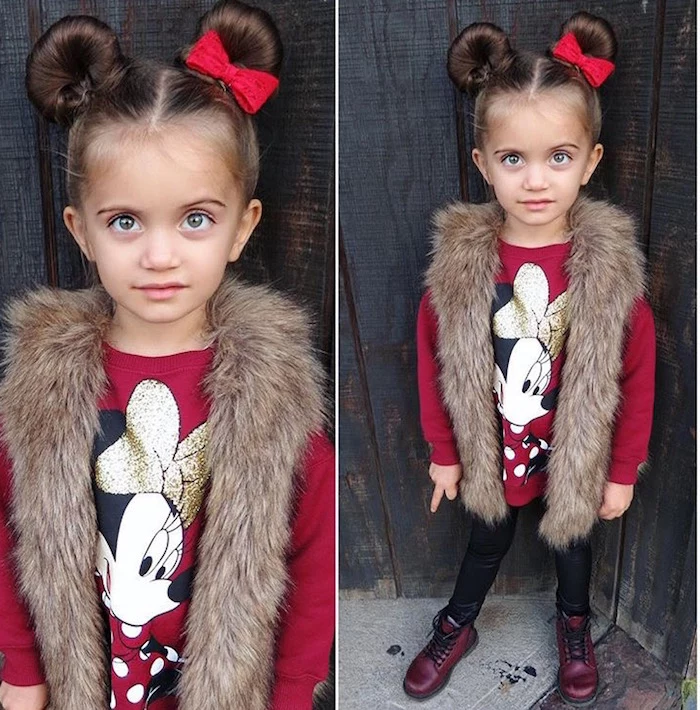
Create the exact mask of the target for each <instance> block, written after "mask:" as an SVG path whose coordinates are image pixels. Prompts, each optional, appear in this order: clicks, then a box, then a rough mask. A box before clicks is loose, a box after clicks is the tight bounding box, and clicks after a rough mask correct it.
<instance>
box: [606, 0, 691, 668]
mask: <svg viewBox="0 0 700 710" xmlns="http://www.w3.org/2000/svg"><path fill="white" fill-rule="evenodd" d="M695 22H696V20H695V3H694V2H691V1H690V0H671V1H669V2H667V3H666V17H665V34H664V46H663V57H662V65H661V83H660V91H661V94H660V100H659V124H658V134H657V150H656V163H655V174H654V196H653V203H652V212H651V239H650V243H649V268H650V301H651V305H652V309H653V311H654V314H655V321H656V331H657V373H656V401H655V416H654V428H653V432H652V440H651V447H650V460H651V470H650V471H649V472H648V473H647V474H646V475H645V476H644V478H643V479H642V481H641V482H640V484H639V486H638V497H637V501H636V502H635V503H634V504H633V506H632V507H631V509H630V512H629V514H628V519H627V529H626V535H625V549H624V553H625V554H624V558H623V565H622V580H621V593H620V605H619V616H618V623H619V624H620V626H622V627H623V628H624V629H625V630H627V631H628V632H630V633H632V635H633V636H634V637H635V638H636V639H637V640H638V641H639V642H640V643H641V644H642V645H644V646H645V647H646V648H647V649H649V650H650V651H652V652H653V653H654V654H655V655H656V656H658V657H659V658H661V659H662V660H664V661H666V662H667V663H668V664H669V665H670V666H671V667H672V668H673V669H674V670H676V671H678V672H680V673H682V672H684V670H685V664H686V663H687V661H688V656H689V653H690V649H691V646H692V643H693V636H694V631H695V624H696V620H695V616H694V610H695V604H694V597H695V593H696V579H695V527H694V518H695V513H696V510H695V507H696V505H695V501H696V498H695V491H696V470H695V461H696V418H695V415H696V399H695V397H696V394H695V392H696V342H695V332H696V239H695V234H696V226H695V225H696V223H695V215H696V206H695V179H694V178H695V166H696V162H695V160H696V152H695V151H696V149H695V135H696V133H695V130H696V127H695V105H696V104H695V92H696V83H695V81H696V72H695V27H696V24H695Z"/></svg>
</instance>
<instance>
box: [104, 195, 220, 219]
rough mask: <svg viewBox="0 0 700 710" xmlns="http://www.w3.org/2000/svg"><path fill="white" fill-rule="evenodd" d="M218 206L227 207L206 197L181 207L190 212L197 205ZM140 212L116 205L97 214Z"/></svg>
mask: <svg viewBox="0 0 700 710" xmlns="http://www.w3.org/2000/svg"><path fill="white" fill-rule="evenodd" d="M206 204H210V205H218V206H219V207H226V203H225V202H222V201H221V200H217V199H215V198H213V197H204V198H203V199H201V200H196V201H195V202H190V203H188V204H186V205H182V207H180V208H179V209H180V210H188V209H191V208H192V207H196V206H197V205H206ZM139 211H140V210H135V209H134V208H133V207H125V206H123V205H114V206H113V207H103V208H102V209H101V210H98V212H97V214H98V215H100V214H103V213H104V212H139Z"/></svg>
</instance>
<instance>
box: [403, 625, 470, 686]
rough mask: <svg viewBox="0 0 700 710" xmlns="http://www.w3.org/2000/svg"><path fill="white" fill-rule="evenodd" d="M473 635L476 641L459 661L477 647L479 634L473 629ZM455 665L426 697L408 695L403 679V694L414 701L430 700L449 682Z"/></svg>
mask: <svg viewBox="0 0 700 710" xmlns="http://www.w3.org/2000/svg"><path fill="white" fill-rule="evenodd" d="M474 633H476V641H474V643H473V644H472V645H471V646H470V648H469V650H467V651H465V652H464V653H463V654H462V656H461V658H460V659H459V661H461V660H462V659H464V658H466V657H467V656H468V655H469V654H470V653H471V652H472V651H473V650H474V649H475V648H476V647H477V646H478V645H479V634H478V633H477V631H476V629H474ZM459 661H457V663H459ZM457 663H455V664H454V666H452V668H450V670H449V671H447V675H446V676H445V680H443V681H442V683H440V685H438V687H437V688H435V690H431V691H430V692H429V693H428V694H427V695H414V694H413V693H409V692H408V690H406V680H405V679H404V682H403V692H404V693H406V695H408V697H409V698H413V699H414V700H430V698H433V697H435V696H436V695H437V694H438V693H439V692H440V691H441V690H443V689H444V687H445V686H446V685H447V684H448V683H449V682H450V677H451V676H452V671H453V670H454V669H455V667H456V666H457Z"/></svg>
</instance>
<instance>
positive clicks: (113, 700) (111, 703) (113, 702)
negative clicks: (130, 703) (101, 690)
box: [109, 691, 117, 710]
mask: <svg viewBox="0 0 700 710" xmlns="http://www.w3.org/2000/svg"><path fill="white" fill-rule="evenodd" d="M109 707H111V708H112V710H114V708H116V707H117V699H116V698H115V697H114V691H112V697H111V698H110V699H109Z"/></svg>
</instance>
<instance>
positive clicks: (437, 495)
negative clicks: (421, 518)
mask: <svg viewBox="0 0 700 710" xmlns="http://www.w3.org/2000/svg"><path fill="white" fill-rule="evenodd" d="M443 491H444V488H443V487H442V486H441V485H439V484H437V485H436V486H435V490H434V491H433V498H432V500H431V501H430V512H431V513H434V512H435V511H436V510H437V509H438V506H439V505H440V501H441V500H442V493H443Z"/></svg>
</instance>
